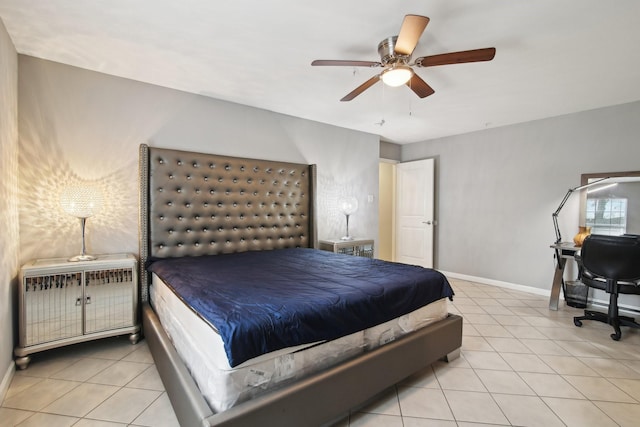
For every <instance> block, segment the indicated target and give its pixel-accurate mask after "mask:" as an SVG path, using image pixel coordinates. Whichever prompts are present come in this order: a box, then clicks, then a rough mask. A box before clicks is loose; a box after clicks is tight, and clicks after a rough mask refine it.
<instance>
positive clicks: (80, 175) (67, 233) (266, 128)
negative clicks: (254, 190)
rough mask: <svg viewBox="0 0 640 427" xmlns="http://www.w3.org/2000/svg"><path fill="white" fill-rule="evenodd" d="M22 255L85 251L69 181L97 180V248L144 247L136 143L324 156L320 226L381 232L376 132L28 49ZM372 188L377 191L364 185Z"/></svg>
mask: <svg viewBox="0 0 640 427" xmlns="http://www.w3.org/2000/svg"><path fill="white" fill-rule="evenodd" d="M19 65H20V82H19V97H20V105H19V113H20V116H19V119H20V120H19V128H20V159H19V164H20V242H21V261H22V262H24V261H26V260H28V259H32V258H38V257H52V256H70V255H74V254H76V253H79V251H80V245H81V240H80V223H79V220H78V219H76V218H72V217H69V216H68V215H66V214H65V213H64V212H63V211H62V210H61V209H60V207H59V204H58V198H59V193H60V191H61V189H62V188H64V187H65V186H67V185H69V184H74V183H82V182H92V183H95V184H96V185H98V186H99V187H100V188H102V190H103V193H104V195H105V203H104V206H103V208H102V210H101V212H100V213H98V214H97V215H95V216H94V217H91V218H89V219H88V220H87V251H88V252H89V253H111V252H133V253H137V252H138V234H137V233H138V146H139V144H140V143H147V144H149V145H151V146H156V147H163V148H176V149H181V150H195V151H202V152H208V153H214V154H222V155H230V156H239V157H250V158H258V159H267V160H281V161H287V162H297V163H315V164H317V166H318V219H319V224H318V234H319V237H320V238H325V237H340V236H342V235H343V233H344V227H345V218H344V215H342V214H341V213H339V212H338V208H337V206H338V200H339V198H340V197H341V196H355V197H357V198H358V201H359V209H358V212H356V213H355V214H354V215H353V216H352V217H351V218H350V223H349V226H350V231H351V233H352V234H354V235H358V236H360V235H362V236H371V237H373V238H377V233H378V204H377V200H378V197H377V196H378V159H379V137H378V136H377V135H372V134H366V133H362V132H356V131H352V130H347V129H343V128H339V127H335V126H329V125H325V124H322V123H318V122H313V121H309V120H304V119H300V118H296V117H291V116H286V115H282V114H277V113H273V112H270V111H266V110H260V109H256V108H252V107H248V106H244V105H239V104H233V103H229V102H225V101H221V100H216V99H212V98H208V97H205V96H199V95H194V94H190V93H186V92H181V91H177V90H172V89H167V88H162V87H158V86H154V85H149V84H145V83H141V82H137V81H133V80H127V79H123V78H118V77H114V76H109V75H105V74H101V73H97V72H93V71H87V70H83V69H80V68H76V67H72V66H68V65H63V64H59V63H55V62H50V61H46V60H42V59H37V58H34V57H29V56H24V55H19ZM369 195H372V196H373V197H372V201H371V202H369V198H368V197H367V196H369Z"/></svg>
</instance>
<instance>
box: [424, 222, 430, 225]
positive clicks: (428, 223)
mask: <svg viewBox="0 0 640 427" xmlns="http://www.w3.org/2000/svg"><path fill="white" fill-rule="evenodd" d="M422 223H423V224H427V225H431V221H422Z"/></svg>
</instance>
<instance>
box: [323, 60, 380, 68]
mask: <svg viewBox="0 0 640 427" xmlns="http://www.w3.org/2000/svg"><path fill="white" fill-rule="evenodd" d="M311 65H333V66H338V67H380V66H381V65H382V64H381V63H380V62H375V61H347V60H345V61H343V60H339V59H337V60H333V59H316V60H315V61H313V62H312V63H311Z"/></svg>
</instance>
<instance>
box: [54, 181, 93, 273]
mask: <svg viewBox="0 0 640 427" xmlns="http://www.w3.org/2000/svg"><path fill="white" fill-rule="evenodd" d="M60 206H61V207H62V209H63V210H64V211H65V212H66V213H68V214H69V215H71V216H75V217H76V218H80V227H81V229H82V252H81V253H80V255H76V256H74V257H71V258H69V261H93V260H95V259H96V257H95V256H93V255H88V254H87V253H86V249H85V240H84V234H85V225H86V222H87V218H89V217H90V216H93V215H94V214H95V213H96V212H97V211H98V210H100V208H101V207H102V192H101V191H100V190H99V189H98V188H97V187H94V186H89V185H86V186H82V185H77V186H70V187H66V188H65V189H63V190H62V192H61V193H60Z"/></svg>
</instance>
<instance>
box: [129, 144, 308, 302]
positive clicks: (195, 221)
mask: <svg viewBox="0 0 640 427" xmlns="http://www.w3.org/2000/svg"><path fill="white" fill-rule="evenodd" d="M140 156H141V157H140V181H141V184H140V189H141V193H140V194H141V201H140V215H141V219H140V257H141V264H142V265H144V263H145V262H146V261H147V260H148V259H149V258H167V257H180V256H198V255H210V254H220V253H229V252H242V251H247V250H265V249H279V248H289V247H315V246H316V244H317V234H316V229H315V224H314V222H313V220H314V200H313V197H307V194H311V195H313V194H314V191H315V188H314V187H315V166H314V165H305V164H295V163H282V162H273V161H267V160H254V159H244V158H235V157H226V156H216V155H211V154H203V153H192V152H186V151H179V150H170V149H162V148H153V147H148V146H146V145H144V144H143V145H141V147H140ZM141 274H142V271H141ZM141 277H142V278H143V279H147V277H146V272H144V273H143V276H141ZM143 283H145V282H143ZM145 297H146V294H145Z"/></svg>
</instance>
